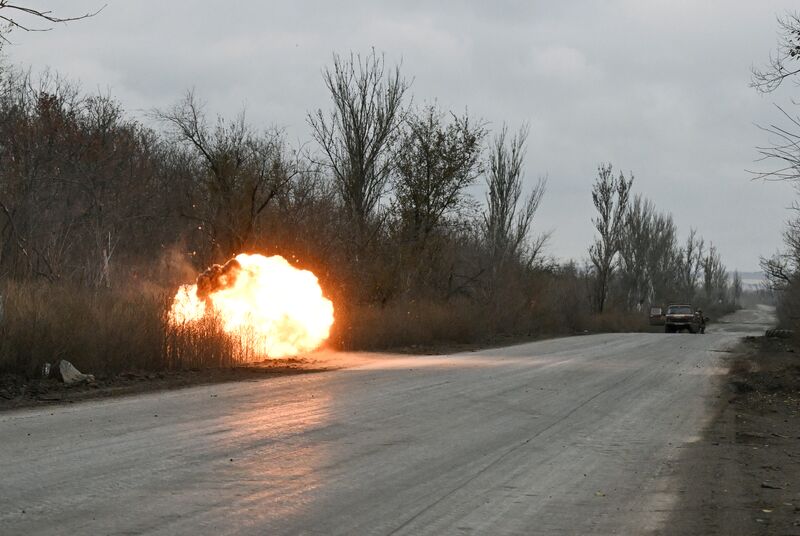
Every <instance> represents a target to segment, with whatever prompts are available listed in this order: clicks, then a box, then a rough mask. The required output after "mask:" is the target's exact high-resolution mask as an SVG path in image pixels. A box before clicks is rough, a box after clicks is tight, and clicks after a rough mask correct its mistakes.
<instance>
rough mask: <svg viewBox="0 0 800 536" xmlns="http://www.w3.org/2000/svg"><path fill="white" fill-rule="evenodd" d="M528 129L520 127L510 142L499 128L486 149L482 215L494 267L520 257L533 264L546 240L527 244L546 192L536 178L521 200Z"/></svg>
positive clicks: (544, 184)
mask: <svg viewBox="0 0 800 536" xmlns="http://www.w3.org/2000/svg"><path fill="white" fill-rule="evenodd" d="M527 138H528V127H527V126H522V127H521V128H520V130H519V132H517V133H516V134H515V135H514V136H512V137H511V139H508V127H507V126H506V125H503V128H502V129H501V130H500V133H499V134H498V135H497V136H495V138H494V141H493V142H492V145H491V147H490V153H489V168H488V173H487V174H486V183H487V186H488V187H489V192H488V193H487V195H486V201H487V209H486V211H485V212H484V215H483V223H484V235H485V237H486V242H487V244H488V247H489V252H490V255H491V258H492V263H493V266H494V267H497V266H499V265H502V264H503V263H504V262H505V261H506V260H508V259H512V258H521V257H524V261H525V263H526V264H529V265H530V264H532V263H533V262H535V261H536V259H537V257H538V255H539V253H540V252H541V250H542V248H543V247H544V244H545V243H546V241H547V238H548V236H547V235H546V234H544V235H540V236H539V237H536V238H534V239H533V240H531V241H530V242H528V240H529V238H530V230H531V226H532V224H533V217H534V215H535V214H536V210H537V209H538V208H539V204H540V203H541V201H542V197H543V196H544V193H545V190H546V188H547V179H546V178H539V180H538V181H537V182H536V184H535V185H534V186H533V189H532V190H531V191H530V193H529V194H528V197H527V198H524V199H523V197H522V183H523V178H524V172H523V169H522V164H523V160H524V158H525V142H526V140H527Z"/></svg>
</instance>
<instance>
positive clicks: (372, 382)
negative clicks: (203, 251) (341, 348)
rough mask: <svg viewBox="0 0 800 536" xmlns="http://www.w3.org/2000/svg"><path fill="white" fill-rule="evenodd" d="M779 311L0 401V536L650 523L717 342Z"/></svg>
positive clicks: (662, 511) (709, 387)
mask: <svg viewBox="0 0 800 536" xmlns="http://www.w3.org/2000/svg"><path fill="white" fill-rule="evenodd" d="M769 320H770V319H769V311H766V310H764V309H762V310H758V311H746V312H743V313H740V314H739V315H738V316H737V317H735V318H733V319H730V320H729V323H726V324H722V325H720V326H719V327H717V329H711V330H710V331H711V333H709V334H706V335H704V336H701V335H680V334H678V335H664V334H655V333H653V334H624V335H592V336H583V337H571V338H565V339H557V340H551V341H544V342H539V343H535V344H525V345H520V346H513V347H509V348H502V349H497V350H487V351H482V352H476V353H469V354H460V355H452V356H444V357H442V356H438V357H408V356H404V357H400V356H396V357H392V356H380V357H379V356H363V355H362V356H356V358H355V359H357V360H358V361H359V362H360V363H361V364H360V365H359V366H356V367H354V368H348V369H344V370H338V371H333V372H326V373H320V374H311V375H301V376H291V377H285V378H280V379H272V380H260V381H255V382H247V383H236V384H224V385H216V386H209V387H197V388H192V389H185V390H181V391H173V392H165V393H156V394H148V395H144V396H136V397H130V398H121V399H116V400H112V401H102V402H88V403H81V404H76V405H74V406H68V407H52V408H47V409H35V410H26V411H14V412H8V413H2V414H0V534H3V535H16V534H20V535H22V534H25V535H32V534H71V535H77V534H93V535H94V534H120V535H121V534H126V535H128V534H158V535H172V534H253V535H272V534H347V535H356V534H380V535H390V534H415V535H416V534H435V535H439V534H465V535H466V534H474V535H477V534H481V535H483V534H491V535H498V534H520V535H522V534H525V535H528V534H614V533H618V534H633V533H636V534H640V533H644V532H647V531H649V530H657V529H658V528H659V527H660V526H662V524H663V523H664V522H665V520H666V519H667V517H668V515H669V513H670V509H671V508H672V505H673V504H674V499H675V497H676V494H677V493H679V491H680V490H677V489H675V487H676V485H675V482H673V480H672V478H671V476H670V474H669V471H667V470H666V467H667V466H668V462H669V460H671V459H674V458H676V457H677V456H679V455H680V452H681V447H682V445H685V444H686V443H687V442H690V441H692V440H693V438H694V437H696V435H697V434H698V433H699V432H700V430H701V429H702V426H703V424H704V422H705V421H706V419H707V418H708V415H707V413H708V406H709V404H710V398H711V397H712V396H713V394H714V390H713V385H714V381H713V380H714V377H715V376H716V375H719V374H721V373H722V369H721V368H720V357H721V356H722V355H723V354H722V353H721V352H724V351H726V350H727V349H728V348H730V347H731V346H732V345H733V344H735V342H736V339H737V337H738V336H740V335H741V333H742V332H743V331H746V330H752V331H761V330H762V329H763V326H762V325H761V324H763V323H765V322H769ZM337 359H341V355H340V356H338V357H337Z"/></svg>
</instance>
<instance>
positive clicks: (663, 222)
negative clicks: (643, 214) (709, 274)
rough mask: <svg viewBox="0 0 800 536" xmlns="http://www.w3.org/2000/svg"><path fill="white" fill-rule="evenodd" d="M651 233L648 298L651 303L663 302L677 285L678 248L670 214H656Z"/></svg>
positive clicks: (675, 230) (648, 260) (676, 233)
mask: <svg viewBox="0 0 800 536" xmlns="http://www.w3.org/2000/svg"><path fill="white" fill-rule="evenodd" d="M651 233H652V234H651V239H650V249H649V252H648V259H647V273H648V275H649V278H650V285H651V292H652V294H651V296H650V299H651V302H652V303H664V302H666V301H668V300H669V299H670V296H672V295H673V293H674V292H675V288H676V287H678V286H679V285H678V274H679V267H680V248H679V247H678V245H677V236H678V231H677V229H676V228H675V223H674V222H673V221H672V216H670V215H668V214H657V215H656V216H655V217H654V218H653V221H652V224H651Z"/></svg>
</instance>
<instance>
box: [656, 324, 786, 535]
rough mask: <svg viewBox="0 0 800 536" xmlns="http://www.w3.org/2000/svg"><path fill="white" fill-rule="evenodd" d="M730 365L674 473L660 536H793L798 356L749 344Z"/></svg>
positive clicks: (762, 343)
mask: <svg viewBox="0 0 800 536" xmlns="http://www.w3.org/2000/svg"><path fill="white" fill-rule="evenodd" d="M729 359H730V361H729V365H730V371H729V373H728V375H727V376H726V377H725V378H724V379H723V381H722V382H721V384H720V386H719V393H718V396H719V398H718V399H717V407H716V411H715V413H714V417H713V420H712V421H711V423H710V424H709V425H708V427H707V429H706V430H705V432H704V434H703V436H702V438H701V439H700V440H699V441H698V442H696V443H692V444H690V445H687V447H686V451H685V454H684V455H683V457H682V458H680V460H679V461H678V462H677V464H676V466H675V467H674V469H675V471H676V476H677V478H678V490H679V492H680V497H681V498H680V500H679V502H678V504H677V505H676V508H675V510H674V511H673V515H672V519H670V521H669V523H668V524H667V527H666V529H665V531H664V533H665V534H676V535H677V534H681V535H694V534H696V535H701V534H702V535H707V534H725V535H738V534H742V535H758V534H764V535H767V534H800V351H799V350H798V349H797V348H796V346H795V345H794V344H793V343H791V342H787V341H785V340H781V339H768V338H765V337H748V338H747V339H745V340H744V341H743V342H742V344H741V345H740V347H739V348H738V349H737V352H736V353H735V354H732V356H731V357H730V358H729Z"/></svg>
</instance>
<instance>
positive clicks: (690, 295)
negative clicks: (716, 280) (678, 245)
mask: <svg viewBox="0 0 800 536" xmlns="http://www.w3.org/2000/svg"><path fill="white" fill-rule="evenodd" d="M704 247H705V244H704V242H703V239H702V238H699V237H698V236H697V230H696V229H689V236H688V237H687V238H686V246H685V247H684V248H682V249H681V252H680V258H679V261H678V267H679V272H680V287H681V292H682V294H683V299H684V300H686V301H689V302H691V301H692V300H693V299H694V295H695V292H696V291H697V284H698V282H699V280H700V271H701V268H702V264H703V250H704Z"/></svg>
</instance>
